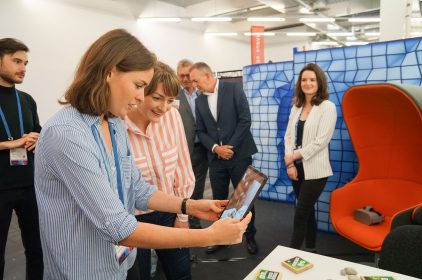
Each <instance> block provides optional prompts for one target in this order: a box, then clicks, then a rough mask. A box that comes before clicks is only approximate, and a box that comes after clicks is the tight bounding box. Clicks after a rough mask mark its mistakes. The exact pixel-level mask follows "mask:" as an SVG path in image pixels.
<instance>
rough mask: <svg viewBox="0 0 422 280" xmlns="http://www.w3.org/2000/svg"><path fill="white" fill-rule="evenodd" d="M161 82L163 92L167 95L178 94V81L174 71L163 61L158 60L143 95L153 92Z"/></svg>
mask: <svg viewBox="0 0 422 280" xmlns="http://www.w3.org/2000/svg"><path fill="white" fill-rule="evenodd" d="M159 83H162V84H163V90H164V94H165V95H166V96H169V97H176V96H177V94H179V90H180V83H179V79H178V78H177V75H176V73H175V72H174V70H173V69H171V67H170V66H168V65H167V64H165V63H163V62H158V63H157V64H156V65H155V67H154V76H153V77H152V80H151V82H150V83H149V85H148V86H147V87H146V88H145V96H148V95H150V94H152V93H154V92H155V91H156V90H157V87H158V84H159Z"/></svg>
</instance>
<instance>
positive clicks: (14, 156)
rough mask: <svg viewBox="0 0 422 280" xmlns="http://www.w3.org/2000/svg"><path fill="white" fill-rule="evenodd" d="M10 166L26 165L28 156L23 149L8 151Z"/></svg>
mask: <svg viewBox="0 0 422 280" xmlns="http://www.w3.org/2000/svg"><path fill="white" fill-rule="evenodd" d="M10 165H11V166H18V165H28V155H27V153H26V149H25V148H16V149H10Z"/></svg>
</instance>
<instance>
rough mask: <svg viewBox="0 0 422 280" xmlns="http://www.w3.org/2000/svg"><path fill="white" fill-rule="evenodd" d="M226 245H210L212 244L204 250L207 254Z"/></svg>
mask: <svg viewBox="0 0 422 280" xmlns="http://www.w3.org/2000/svg"><path fill="white" fill-rule="evenodd" d="M224 247H227V246H226V245H212V246H208V247H207V250H206V251H205V252H206V253H207V254H214V253H215V252H217V251H218V250H220V249H222V248H224Z"/></svg>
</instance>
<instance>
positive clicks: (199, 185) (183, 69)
mask: <svg viewBox="0 0 422 280" xmlns="http://www.w3.org/2000/svg"><path fill="white" fill-rule="evenodd" d="M192 64H193V63H192V62H191V61H189V60H187V59H182V60H181V61H180V62H179V63H178V64H177V76H178V77H179V81H180V85H181V88H180V91H179V94H178V95H177V97H176V98H177V99H178V100H180V104H179V113H180V116H181V117H182V122H183V126H184V128H185V134H186V140H187V142H188V148H189V153H190V157H191V162H192V168H193V173H194V174H195V180H196V181H195V189H194V190H193V193H192V195H191V198H193V199H202V198H204V188H205V178H206V177H207V171H208V162H207V150H206V149H205V147H204V146H203V145H202V144H201V142H200V141H199V138H198V136H197V135H196V122H195V100H196V98H197V97H198V96H199V94H200V92H199V91H198V90H197V89H196V88H194V87H193V86H192V82H191V81H190V78H189V68H190V67H191V66H192ZM189 227H190V228H201V223H200V222H199V219H198V218H196V217H193V216H189Z"/></svg>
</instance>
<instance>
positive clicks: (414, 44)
mask: <svg viewBox="0 0 422 280" xmlns="http://www.w3.org/2000/svg"><path fill="white" fill-rule="evenodd" d="M421 42H422V39H421V38H412V39H406V40H398V41H390V42H380V43H373V44H369V45H365V46H353V47H345V48H332V49H323V50H317V51H306V52H297V53H295V54H294V60H293V63H291V62H282V63H274V64H261V65H252V66H247V67H245V68H244V78H243V79H244V80H243V81H244V89H245V92H246V94H247V97H248V99H249V102H250V106H251V112H253V115H252V120H253V124H252V132H253V135H254V138H255V140H256V141H257V143H258V148H259V151H260V152H259V153H258V154H257V155H256V156H255V157H254V165H256V166H257V167H258V168H259V169H261V170H262V171H263V172H264V173H267V174H270V182H269V184H268V186H266V188H265V189H264V191H263V193H262V194H261V198H263V199H269V200H278V201H289V202H292V201H294V195H293V191H292V187H291V182H290V180H288V177H287V174H286V170H285V168H284V164H283V157H284V143H283V142H284V139H283V137H284V133H285V130H286V126H287V118H288V114H289V111H290V107H291V106H290V104H291V98H292V95H293V89H294V80H296V79H297V77H298V75H299V72H300V70H301V69H302V68H303V67H304V66H305V65H306V64H307V63H317V64H318V65H319V66H321V68H322V69H323V70H324V71H325V72H326V74H327V77H328V83H329V91H330V100H331V101H333V102H334V103H335V104H336V106H337V113H338V120H337V124H336V130H335V132H334V136H333V139H332V141H331V143H330V158H331V165H332V167H333V171H334V175H333V176H332V177H330V178H329V180H328V183H327V187H326V188H325V190H324V192H323V194H322V195H321V197H320V199H319V201H318V204H317V219H318V228H319V229H320V230H325V231H334V229H333V228H332V226H331V224H330V222H329V215H328V210H329V200H330V194H331V191H332V190H334V189H336V188H338V187H341V186H343V185H344V184H346V183H347V182H349V181H350V180H352V179H353V178H354V177H355V175H356V172H357V169H358V163H357V159H356V155H355V153H354V150H353V146H352V143H351V141H350V137H349V134H348V131H347V128H346V125H345V123H344V121H343V116H342V112H341V100H342V98H343V94H344V92H345V91H346V90H347V89H348V88H349V87H350V86H353V85H357V84H368V83H380V82H396V83H403V84H413V85H421V84H422V74H421V73H422V43H421ZM270 69H271V70H270ZM292 69H293V74H292V71H291V70H292ZM282 73H284V75H283V74H282ZM292 75H293V77H294V79H293V77H292ZM276 77H277V78H276ZM280 77H283V78H280ZM275 81H282V82H283V83H285V84H283V85H281V84H277V85H276V82H275ZM276 103H278V106H279V107H278V111H277V109H276V108H275V106H276V105H275V104H276ZM267 109H268V110H267ZM269 109H271V110H269ZM270 111H271V112H275V111H277V118H276V120H275V117H274V116H273V115H272V116H271V117H269V116H268V115H269V114H270V113H269V112H270ZM272 114H274V113H272ZM264 115H265V116H264ZM264 122H268V124H265V125H264ZM275 129H276V130H277V132H275V131H273V130H275ZM267 135H268V136H270V135H271V136H274V135H276V136H275V137H272V138H270V137H268V136H267ZM267 138H268V139H270V140H271V141H266V140H263V139H267ZM267 143H268V144H267ZM276 151H277V153H278V154H277V155H275V154H274V153H275V152H276ZM274 159H277V160H276V161H275V162H274ZM275 174H277V178H275Z"/></svg>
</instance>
